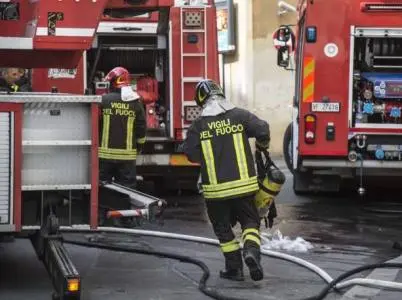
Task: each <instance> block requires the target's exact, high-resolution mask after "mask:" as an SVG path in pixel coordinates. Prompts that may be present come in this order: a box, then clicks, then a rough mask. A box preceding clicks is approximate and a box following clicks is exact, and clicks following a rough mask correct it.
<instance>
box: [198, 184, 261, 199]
mask: <svg viewBox="0 0 402 300" xmlns="http://www.w3.org/2000/svg"><path fill="white" fill-rule="evenodd" d="M258 189H259V187H258V184H257V183H256V184H252V185H249V186H243V187H240V188H233V189H230V190H225V191H220V192H207V191H204V198H206V199H219V198H224V197H231V196H237V195H241V194H246V193H252V192H256V191H258Z"/></svg>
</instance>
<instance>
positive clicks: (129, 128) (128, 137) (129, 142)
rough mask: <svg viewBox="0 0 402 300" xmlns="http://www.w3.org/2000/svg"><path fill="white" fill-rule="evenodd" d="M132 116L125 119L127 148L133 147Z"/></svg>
mask: <svg viewBox="0 0 402 300" xmlns="http://www.w3.org/2000/svg"><path fill="white" fill-rule="evenodd" d="M133 127H134V117H128V119H127V135H126V148H127V150H131V149H133V130H134V128H133Z"/></svg>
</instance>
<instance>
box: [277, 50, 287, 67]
mask: <svg viewBox="0 0 402 300" xmlns="http://www.w3.org/2000/svg"><path fill="white" fill-rule="evenodd" d="M289 63H290V60H289V50H288V47H281V48H279V49H278V58H277V61H276V64H277V65H278V66H279V67H283V68H285V69H286V68H287V67H289Z"/></svg>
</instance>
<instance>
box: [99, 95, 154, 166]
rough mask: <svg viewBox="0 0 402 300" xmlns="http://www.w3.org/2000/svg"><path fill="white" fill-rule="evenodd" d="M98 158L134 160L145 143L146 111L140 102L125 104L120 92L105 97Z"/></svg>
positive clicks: (103, 99)
mask: <svg viewBox="0 0 402 300" xmlns="http://www.w3.org/2000/svg"><path fill="white" fill-rule="evenodd" d="M99 130H100V133H99V136H100V147H99V151H98V155H99V158H102V159H109V160H135V159H136V158H137V148H138V147H137V145H138V144H143V143H144V142H145V130H146V123H145V111H144V108H143V106H142V103H141V102H140V101H127V102H125V101H122V100H121V97H120V93H110V94H107V95H104V96H103V97H102V113H101V124H100V127H99Z"/></svg>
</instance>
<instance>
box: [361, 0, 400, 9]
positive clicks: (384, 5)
mask: <svg viewBox="0 0 402 300" xmlns="http://www.w3.org/2000/svg"><path fill="white" fill-rule="evenodd" d="M360 8H361V11H363V12H395V11H402V1H401V2H399V3H384V2H378V3H372V2H371V3H367V2H364V3H361V4H360Z"/></svg>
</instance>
